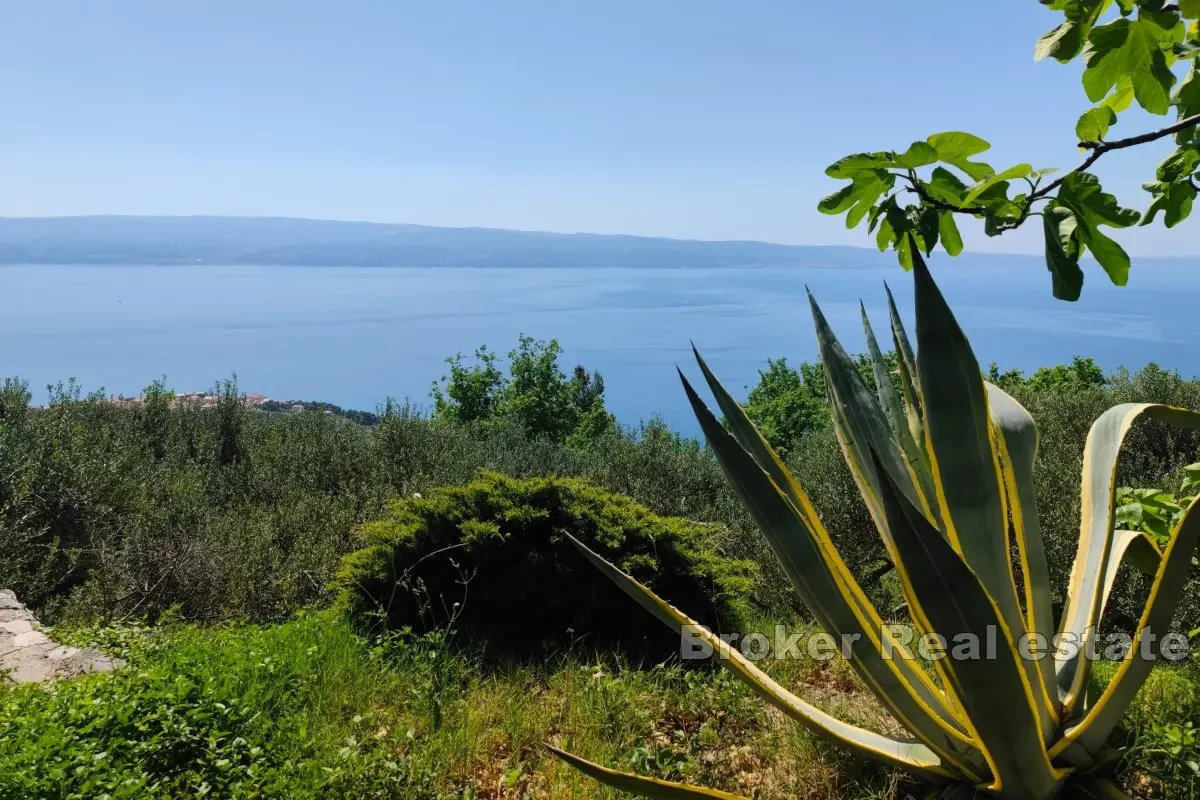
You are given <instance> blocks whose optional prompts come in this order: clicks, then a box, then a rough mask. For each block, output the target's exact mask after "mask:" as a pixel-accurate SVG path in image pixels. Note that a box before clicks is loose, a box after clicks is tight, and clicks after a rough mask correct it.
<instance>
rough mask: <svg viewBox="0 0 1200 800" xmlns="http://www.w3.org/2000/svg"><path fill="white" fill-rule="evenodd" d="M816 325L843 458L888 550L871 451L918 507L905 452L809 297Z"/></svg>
mask: <svg viewBox="0 0 1200 800" xmlns="http://www.w3.org/2000/svg"><path fill="white" fill-rule="evenodd" d="M808 300H809V305H810V306H811V307H812V315H813V323H814V324H815V326H816V331H817V345H818V347H819V348H820V351H821V364H822V366H824V368H825V383H826V385H827V386H828V388H829V395H830V407H831V410H832V411H833V412H835V413H832V414H831V417H832V420H833V424H834V428H835V430H837V433H838V439H839V441H840V442H842V444H843V448H842V449H843V453H844V455H845V457H846V463H847V464H848V465H849V467H850V470H851V473H852V474H853V475H854V477H855V482H856V483H858V488H859V491H860V493H861V494H862V496H863V502H864V503H865V504H866V506H867V511H868V512H870V514H871V518H872V519H873V520H874V521H875V525H876V526H877V527H878V528H879V531H880V533H881V534H882V535H883V540H884V545H885V546H887V547H889V552H890V544H889V539H890V537H889V535H888V532H887V520H886V519H885V517H884V515H883V511H882V509H881V507H880V504H879V476H878V475H877V474H876V465H875V463H874V461H873V459H872V456H871V451H872V450H874V451H875V452H877V453H878V454H879V458H880V463H881V464H882V465H883V467H884V468H885V469H887V470H889V471H890V472H891V475H892V477H893V479H894V480H895V481H896V482H897V483H898V484H899V485H900V487H901V491H903V492H904V494H905V496H906V497H908V498H909V500H911V501H912V502H913V503H914V504H915V505H916V506H918V507H920V506H921V498H920V496H919V493H918V491H917V488H916V486H915V483H914V480H913V477H912V476H911V475H910V474H909V471H908V466H907V464H906V462H905V459H904V456H903V455H901V453H900V448H899V447H898V446H897V445H896V442H895V440H894V439H893V438H892V429H891V427H890V426H889V425H888V423H887V417H886V416H885V415H884V413H883V409H882V408H880V407H879V401H878V400H877V399H876V398H875V395H874V394H873V393H872V392H871V390H870V389H868V388H867V385H866V384H865V383H864V382H863V379H862V376H861V375H859V374H858V369H857V368H856V367H855V365H854V361H853V360H852V359H851V358H850V356H849V355H847V354H846V351H845V349H844V348H843V347H842V345H841V344H840V343H839V342H838V340H837V336H835V335H834V333H833V330H832V329H831V328H830V327H829V322H828V320H826V319H825V315H824V313H822V312H821V307H820V306H818V305H817V301H816V299H815V298H814V297H813V296H812V295H811V294H809V296H808Z"/></svg>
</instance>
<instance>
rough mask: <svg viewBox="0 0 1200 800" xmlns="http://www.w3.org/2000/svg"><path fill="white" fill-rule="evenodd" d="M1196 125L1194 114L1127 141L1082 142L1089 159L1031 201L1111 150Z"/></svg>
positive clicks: (1197, 118)
mask: <svg viewBox="0 0 1200 800" xmlns="http://www.w3.org/2000/svg"><path fill="white" fill-rule="evenodd" d="M1196 125H1200V114H1193V115H1192V116H1190V117H1184V118H1183V119H1181V120H1179V121H1178V122H1176V123H1175V124H1174V125H1168V126H1167V127H1165V128H1159V129H1158V130H1156V131H1150V132H1149V133H1142V134H1138V135H1137V136H1130V137H1128V138H1126V139H1114V140H1113V141H1111V142H1080V143H1079V146H1080V147H1081V148H1083V149H1084V150H1091V151H1092V152H1091V153H1089V154H1088V157H1087V158H1085V159H1084V160H1083V163H1082V164H1080V165H1079V166H1078V167H1076V168H1075V169H1073V170H1071V171H1070V172H1068V173H1067V174H1066V175H1063V176H1062V177H1061V178H1059V179H1058V180H1056V181H1053V182H1051V183H1048V184H1046V185H1045V186H1044V187H1042V188H1041V189H1040V190H1038V191H1036V192H1034V193H1033V194H1031V195H1029V201H1030V202H1033V201H1034V200H1039V199H1041V198H1043V197H1045V196H1046V195H1048V194H1050V192H1052V191H1054V190H1055V189H1057V188H1058V187H1059V186H1062V182H1063V181H1064V180H1066V177H1067V175H1071V174H1073V173H1076V172H1084V171H1086V170H1087V168H1088V167H1090V166H1091V165H1092V164H1095V163H1096V161H1097V160H1098V159H1099V158H1100V156H1102V155H1104V154H1105V153H1107V152H1109V151H1110V150H1124V149H1125V148H1126V147H1134V146H1135V145H1139V144H1146V143H1147V142H1154V141H1158V140H1159V139H1162V138H1164V137H1167V136H1170V135H1171V134H1174V133H1179V132H1180V131H1183V130H1187V129H1188V128H1194V127H1195V126H1196Z"/></svg>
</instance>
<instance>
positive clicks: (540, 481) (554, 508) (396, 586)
mask: <svg viewBox="0 0 1200 800" xmlns="http://www.w3.org/2000/svg"><path fill="white" fill-rule="evenodd" d="M359 533H360V536H361V538H362V539H363V541H364V543H365V544H366V546H365V547H364V548H363V549H361V550H358V551H357V552H355V553H352V554H350V555H349V556H347V557H346V559H345V561H344V563H343V565H342V568H341V570H340V571H339V574H338V580H337V584H338V586H339V587H340V589H341V596H342V602H341V607H342V608H343V609H344V610H345V611H346V612H347V613H349V614H350V616H351V617H353V618H355V619H356V620H358V621H359V623H360V625H363V626H364V627H367V628H370V627H373V626H375V625H377V624H379V623H382V624H383V625H384V626H385V627H387V628H389V629H392V630H400V629H403V628H406V627H407V628H410V629H415V630H418V631H421V632H428V631H432V630H438V629H441V628H445V627H448V626H453V627H455V628H457V629H458V630H459V632H460V633H461V634H462V635H463V636H464V637H465V638H467V639H469V640H470V641H473V642H477V643H479V644H480V645H482V646H484V647H490V648H491V649H497V648H503V651H504V652H505V653H507V654H511V655H517V656H530V655H539V656H542V657H545V656H546V655H547V654H549V653H554V652H557V651H562V650H566V649H571V648H578V647H583V648H586V649H609V648H613V647H619V648H620V649H622V650H623V651H625V652H629V653H635V654H640V653H643V652H644V651H648V652H655V653H657V654H658V655H659V656H660V657H663V656H667V655H669V654H671V653H672V652H677V651H678V649H679V642H678V640H677V639H676V637H674V636H671V635H669V634H667V635H664V634H665V633H666V632H665V631H663V630H662V628H661V627H660V626H657V625H653V624H652V620H647V619H646V618H645V616H644V615H642V614H639V613H638V609H637V607H636V605H635V604H634V603H633V602H631V601H630V600H629V598H627V597H626V596H625V595H624V594H622V593H621V592H620V591H619V590H617V589H616V587H614V586H613V585H612V584H611V583H609V582H608V581H606V580H604V579H603V577H602V576H600V575H598V574H597V573H596V572H595V570H592V569H591V568H590V567H589V566H588V564H587V563H586V562H585V561H584V559H583V558H582V557H581V556H580V555H579V553H578V552H577V551H576V550H575V548H574V547H572V546H571V544H570V543H569V541H568V540H567V538H566V535H567V534H569V535H570V536H572V537H574V538H575V539H577V540H579V541H583V542H586V543H587V544H588V546H589V547H591V548H593V549H594V550H596V551H597V552H600V553H603V554H604V555H605V557H606V558H608V559H610V560H611V561H613V562H614V563H617V564H620V565H621V568H622V569H624V570H626V571H628V572H629V573H631V574H633V575H636V576H638V578H639V579H640V580H641V581H642V582H643V583H645V584H646V585H648V586H653V587H655V588H656V589H657V590H658V591H659V592H660V593H661V594H662V595H663V596H664V597H668V598H671V601H672V602H674V603H676V604H677V605H679V606H680V607H681V608H686V609H688V611H689V613H691V614H692V615H693V616H694V617H695V618H696V619H698V620H701V621H702V622H703V623H704V624H705V625H707V626H709V627H711V628H713V629H714V630H737V629H738V628H739V622H741V621H743V620H744V619H745V615H746V611H747V605H748V598H749V595H750V591H751V589H752V587H753V583H754V565H753V563H752V562H749V561H744V560H736V559H731V558H726V557H724V556H722V555H721V554H720V551H721V543H720V537H721V536H722V535H724V533H725V532H724V531H722V530H721V529H720V528H717V527H716V526H712V525H703V524H701V523H697V522H692V521H689V520H686V519H683V518H681V517H662V516H659V515H657V514H655V513H653V512H652V511H650V510H649V509H647V508H646V507H645V506H642V505H640V504H638V503H635V502H633V501H631V500H630V499H629V498H627V497H625V496H623V495H618V494H613V493H612V492H608V491H605V490H603V489H600V488H598V487H596V486H593V485H591V484H589V483H587V482H586V481H583V480H580V479H577V478H553V477H549V478H525V479H517V478H510V477H507V476H504V475H500V474H497V473H486V474H484V475H483V476H481V477H480V478H479V479H477V480H474V481H472V482H470V483H468V484H465V485H463V486H453V487H445V488H439V489H434V490H433V491H431V492H429V493H427V494H426V495H424V496H417V497H410V498H404V499H402V500H397V501H395V502H393V503H392V504H391V506H390V508H389V511H388V514H387V515H386V516H384V517H383V518H381V519H378V520H374V521H372V522H369V523H367V524H366V525H364V526H363V527H362V528H361V529H360V532H359Z"/></svg>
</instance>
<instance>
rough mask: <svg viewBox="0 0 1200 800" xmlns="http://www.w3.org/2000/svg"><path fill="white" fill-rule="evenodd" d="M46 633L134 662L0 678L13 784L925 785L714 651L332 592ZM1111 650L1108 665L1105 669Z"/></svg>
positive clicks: (1176, 723)
mask: <svg viewBox="0 0 1200 800" xmlns="http://www.w3.org/2000/svg"><path fill="white" fill-rule="evenodd" d="M763 624H764V625H765V624H766V623H763ZM56 634H57V635H58V636H59V637H60V638H63V639H65V640H66V641H69V642H71V643H74V644H80V645H82V644H90V645H93V646H99V647H102V648H103V649H105V650H107V651H109V652H111V653H114V654H116V655H118V656H120V657H121V658H123V659H125V660H126V661H127V662H128V664H127V666H126V667H125V668H123V669H121V670H119V671H117V672H115V673H112V674H106V675H95V676H87V677H84V678H82V679H79V680H74V681H60V682H58V683H57V684H53V685H46V686H41V685H27V686H21V687H10V688H4V689H0V798H4V799H5V800H7V798H14V799H15V798H134V797H137V798H143V797H150V798H154V797H162V798H166V797H202V796H208V797H229V798H253V797H289V798H310V797H311V798H418V799H428V800H451V799H453V800H463V799H469V798H495V799H496V800H500V799H501V798H579V799H580V800H583V799H587V798H613V797H616V796H617V795H616V794H615V793H613V792H611V791H609V790H606V789H603V788H602V787H600V786H599V785H598V784H596V783H594V782H592V781H590V780H589V779H587V778H584V777H582V776H580V775H579V774H578V773H576V772H574V771H572V770H571V769H569V768H568V767H566V766H565V765H563V764H561V763H559V762H558V761H557V760H555V759H554V758H552V757H550V756H549V755H548V754H547V753H546V752H545V751H544V750H543V749H542V747H541V743H542V742H552V743H554V744H557V745H559V746H562V747H565V748H567V749H570V750H572V751H574V752H577V753H579V754H581V755H583V756H585V757H587V758H590V759H593V760H596V761H599V762H601V763H604V764H607V765H609V766H613V767H616V768H619V769H625V770H632V771H637V772H640V773H642V774H648V775H654V776H658V777H661V778H666V779H670V780H682V781H688V782H692V783H699V784H702V785H706V786H711V787H714V788H720V789H724V790H727V791H732V792H736V793H740V794H744V795H746V796H748V797H754V798H757V799H758V800H782V799H783V798H793V799H795V798H800V799H801V800H809V799H811V800H816V799H817V798H864V799H865V798H885V797H889V798H890V797H904V796H906V795H907V791H906V790H907V789H909V788H915V787H909V786H907V785H906V784H904V783H903V780H902V778H901V776H899V775H895V774H889V773H887V772H886V771H884V770H881V769H879V768H878V767H876V766H875V765H873V764H871V763H868V762H863V761H859V760H857V759H854V758H851V757H849V756H848V755H847V754H846V753H845V752H843V751H840V750H838V749H836V748H833V747H830V746H828V745H825V744H824V743H823V742H821V741H819V740H817V739H814V738H813V737H811V736H810V735H809V734H808V733H807V732H805V731H804V730H802V729H800V728H798V727H796V726H795V725H793V724H791V723H789V722H788V721H787V720H785V719H784V718H783V717H782V715H780V714H778V713H777V712H775V711H774V710H772V709H768V708H767V707H765V706H764V704H763V703H761V702H760V701H759V700H758V699H757V698H756V697H754V696H753V695H752V694H751V693H750V692H749V691H748V690H746V689H745V688H744V687H743V686H742V685H741V684H739V683H738V682H736V681H735V680H734V679H733V678H732V677H731V676H730V675H729V674H728V673H725V672H723V671H720V670H714V669H708V668H704V667H692V668H687V669H685V668H682V667H680V666H679V665H674V664H662V665H656V666H645V667H634V666H631V665H629V664H624V663H621V662H619V661H617V660H614V658H613V657H612V656H597V655H595V654H592V653H585V652H566V653H562V654H560V655H559V656H558V657H556V658H555V659H553V660H552V661H551V662H550V663H540V664H537V665H533V664H518V663H508V664H504V665H498V666H497V665H493V666H486V667H485V666H483V662H482V661H480V660H478V659H475V658H472V657H471V655H470V654H468V653H463V652H459V651H457V650H456V649H455V648H454V647H452V646H451V645H450V643H448V642H446V641H445V637H444V636H443V635H441V634H437V633H435V634H431V635H426V636H423V637H414V636H412V635H408V634H391V635H388V636H386V637H384V638H377V639H367V638H364V637H362V636H359V635H358V634H356V633H355V632H354V631H353V630H352V629H351V628H350V626H349V625H348V624H347V623H345V622H344V621H342V620H341V619H340V618H338V617H335V616H333V615H332V614H330V613H329V612H317V613H313V614H301V615H300V616H299V617H298V618H296V619H294V620H292V621H289V622H286V623H283V624H279V625H270V626H259V625H250V624H242V623H226V624H220V625H211V626H199V625H196V624H194V623H182V622H170V621H168V622H166V623H164V624H160V625H158V626H155V627H152V628H147V627H141V626H138V625H126V626H120V627H93V628H76V629H70V630H61V629H60V630H59V631H57V632H56ZM769 669H770V671H771V672H772V673H773V674H774V676H775V677H776V678H777V679H778V680H780V681H781V682H783V683H785V684H786V685H788V686H790V687H792V688H793V689H794V690H795V691H797V692H798V693H800V694H802V695H803V696H804V697H806V698H807V699H809V700H811V701H813V702H815V703H817V704H818V705H821V706H822V707H824V708H826V709H827V710H830V711H832V712H834V713H836V714H838V715H839V716H841V717H843V718H845V719H847V720H849V721H852V722H855V723H856V724H859V725H863V726H865V727H871V728H875V729H881V730H887V729H889V728H890V729H893V730H894V728H893V727H892V726H893V723H891V722H890V720H889V719H888V717H887V715H886V714H885V713H884V712H883V711H882V710H881V709H880V708H879V707H878V705H876V703H875V701H874V699H873V698H872V697H871V696H870V695H869V694H867V693H866V692H864V691H863V690H862V687H861V686H860V685H859V684H858V682H857V680H856V678H855V677H854V676H853V675H852V674H851V673H850V672H849V670H848V669H847V668H846V667H845V666H844V665H843V664H841V663H840V662H827V663H823V664H818V663H814V662H810V661H807V660H797V661H787V662H776V663H773V664H770V665H769ZM1113 671H1114V668H1113V666H1112V665H1106V664H1102V665H1100V666H1099V668H1098V669H1097V671H1096V672H1097V675H1096V681H1097V686H1100V685H1102V684H1103V682H1105V681H1106V680H1108V679H1109V678H1111V675H1112V672H1113ZM1198 675H1200V668H1198V666H1197V665H1196V664H1195V663H1194V662H1188V663H1187V664H1185V665H1184V666H1183V667H1173V668H1162V667H1160V668H1159V669H1157V670H1156V671H1155V672H1154V673H1153V676H1152V678H1151V679H1150V681H1149V682H1148V684H1147V686H1146V687H1145V689H1144V690H1143V691H1142V693H1141V694H1140V695H1139V697H1138V700H1137V701H1136V702H1135V703H1134V705H1133V706H1132V708H1131V710H1130V712H1129V714H1128V715H1127V718H1126V725H1125V727H1124V728H1123V729H1122V731H1121V732H1120V737H1121V738H1120V740H1119V741H1118V742H1117V743H1118V744H1121V745H1124V746H1126V747H1127V751H1126V757H1125V758H1124V760H1123V761H1122V764H1121V767H1120V772H1121V774H1122V777H1123V779H1124V781H1125V784H1126V785H1127V786H1128V787H1129V788H1130V789H1133V790H1134V791H1135V793H1136V795H1137V796H1141V797H1153V798H1164V800H1176V799H1177V798H1180V799H1181V798H1191V797H1195V796H1196V789H1197V788H1200V781H1197V771H1198V770H1197V768H1196V764H1197V759H1200V736H1198V735H1197V725H1198V724H1200V697H1198V696H1197V688H1196V687H1197V682H1196V678H1197V677H1198Z"/></svg>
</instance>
